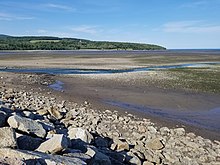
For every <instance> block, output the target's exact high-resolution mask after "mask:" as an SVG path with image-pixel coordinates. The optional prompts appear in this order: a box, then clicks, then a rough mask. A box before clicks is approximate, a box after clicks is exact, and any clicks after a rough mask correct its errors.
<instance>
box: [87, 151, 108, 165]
mask: <svg viewBox="0 0 220 165" xmlns="http://www.w3.org/2000/svg"><path fill="white" fill-rule="evenodd" d="M89 164H91V165H111V160H110V159H109V157H108V156H106V155H105V154H103V153H101V152H96V154H95V155H94V157H93V158H92V159H91V161H90V162H89Z"/></svg>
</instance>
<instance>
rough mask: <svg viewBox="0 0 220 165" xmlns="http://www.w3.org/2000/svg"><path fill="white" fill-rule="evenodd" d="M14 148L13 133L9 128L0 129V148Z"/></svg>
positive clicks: (14, 139)
mask: <svg viewBox="0 0 220 165" xmlns="http://www.w3.org/2000/svg"><path fill="white" fill-rule="evenodd" d="M7 147H9V148H15V147H17V141H16V136H15V131H14V130H13V129H12V128H9V127H2V128H0V148H7Z"/></svg>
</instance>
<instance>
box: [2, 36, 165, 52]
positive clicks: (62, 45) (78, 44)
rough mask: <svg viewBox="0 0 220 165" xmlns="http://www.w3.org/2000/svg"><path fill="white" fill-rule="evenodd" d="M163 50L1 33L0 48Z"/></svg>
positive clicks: (119, 43)
mask: <svg viewBox="0 0 220 165" xmlns="http://www.w3.org/2000/svg"><path fill="white" fill-rule="evenodd" d="M79 49H98V50H163V49H165V48H164V47H162V46H158V45H152V44H140V43H126V42H108V41H90V40H85V39H77V38H59V37H48V36H39V37H36V36H23V37H13V36H7V35H1V34H0V50H79Z"/></svg>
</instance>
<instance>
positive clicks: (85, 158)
mask: <svg viewBox="0 0 220 165" xmlns="http://www.w3.org/2000/svg"><path fill="white" fill-rule="evenodd" d="M64 156H69V157H73V158H79V159H81V160H83V161H85V162H87V161H88V160H90V159H91V158H92V157H91V156H89V155H87V154H84V153H79V152H71V153H66V154H64Z"/></svg>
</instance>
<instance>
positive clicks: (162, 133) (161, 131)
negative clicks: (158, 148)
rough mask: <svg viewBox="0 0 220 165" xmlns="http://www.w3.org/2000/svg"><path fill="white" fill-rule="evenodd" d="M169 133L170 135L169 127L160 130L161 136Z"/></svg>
mask: <svg viewBox="0 0 220 165" xmlns="http://www.w3.org/2000/svg"><path fill="white" fill-rule="evenodd" d="M169 133H170V129H169V128H167V127H162V128H160V134H161V135H163V136H165V135H169Z"/></svg>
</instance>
